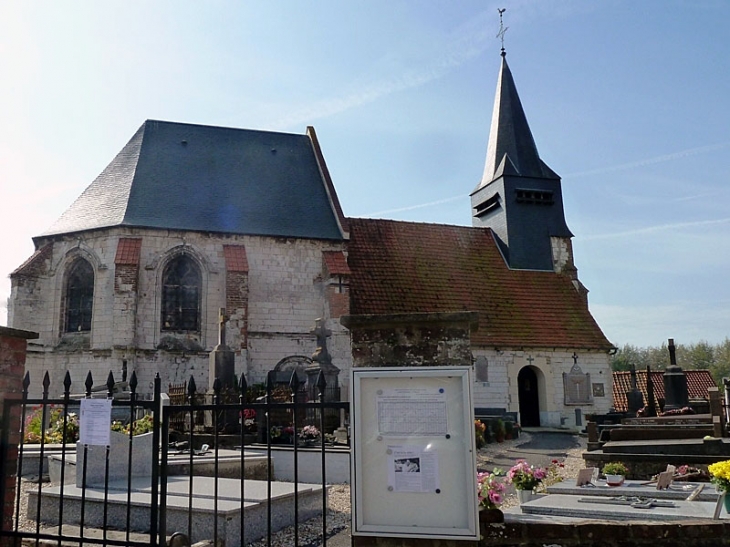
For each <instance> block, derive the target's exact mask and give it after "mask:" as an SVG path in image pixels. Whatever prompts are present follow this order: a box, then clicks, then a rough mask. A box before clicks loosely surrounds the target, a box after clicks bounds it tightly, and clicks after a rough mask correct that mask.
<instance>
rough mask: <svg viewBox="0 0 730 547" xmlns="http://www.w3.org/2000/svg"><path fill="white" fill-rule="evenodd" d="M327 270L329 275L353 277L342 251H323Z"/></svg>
mask: <svg viewBox="0 0 730 547" xmlns="http://www.w3.org/2000/svg"><path fill="white" fill-rule="evenodd" d="M322 258H323V259H324V265H325V268H327V272H328V273H329V275H351V274H352V272H351V271H350V267H349V266H348V265H347V258H346V257H345V253H343V252H342V251H323V252H322Z"/></svg>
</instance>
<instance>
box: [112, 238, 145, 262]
mask: <svg viewBox="0 0 730 547" xmlns="http://www.w3.org/2000/svg"><path fill="white" fill-rule="evenodd" d="M141 248H142V239H140V238H131V237H120V238H119V243H118V244H117V255H116V256H115V257H114V264H117V265H119V266H122V265H124V266H139V251H140V249H141Z"/></svg>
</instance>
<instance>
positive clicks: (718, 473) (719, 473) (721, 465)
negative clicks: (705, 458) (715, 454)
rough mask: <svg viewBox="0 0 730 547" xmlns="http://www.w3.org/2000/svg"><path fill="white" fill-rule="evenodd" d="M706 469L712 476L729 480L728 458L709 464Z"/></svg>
mask: <svg viewBox="0 0 730 547" xmlns="http://www.w3.org/2000/svg"><path fill="white" fill-rule="evenodd" d="M707 470H708V471H709V472H710V475H712V476H713V477H717V478H719V479H725V480H730V460H725V461H724V462H717V463H713V464H710V465H708V466H707Z"/></svg>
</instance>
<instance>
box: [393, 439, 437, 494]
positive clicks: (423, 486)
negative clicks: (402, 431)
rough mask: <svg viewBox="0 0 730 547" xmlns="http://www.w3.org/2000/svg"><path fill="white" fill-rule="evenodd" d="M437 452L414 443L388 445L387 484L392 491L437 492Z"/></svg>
mask: <svg viewBox="0 0 730 547" xmlns="http://www.w3.org/2000/svg"><path fill="white" fill-rule="evenodd" d="M438 471H439V470H438V454H437V452H436V451H435V450H428V451H427V450H426V449H425V447H421V446H414V445H400V446H389V447H388V486H389V490H391V491H393V492H431V493H434V492H437V491H438V490H439V472H438Z"/></svg>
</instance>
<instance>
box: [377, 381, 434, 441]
mask: <svg viewBox="0 0 730 547" xmlns="http://www.w3.org/2000/svg"><path fill="white" fill-rule="evenodd" d="M377 407H378V432H379V433H380V435H384V436H391V437H408V436H413V435H422V436H432V435H446V433H447V432H448V424H447V422H446V390H445V389H443V388H433V389H428V388H420V389H417V388H413V389H409V388H399V389H383V390H379V391H378V395H377Z"/></svg>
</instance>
